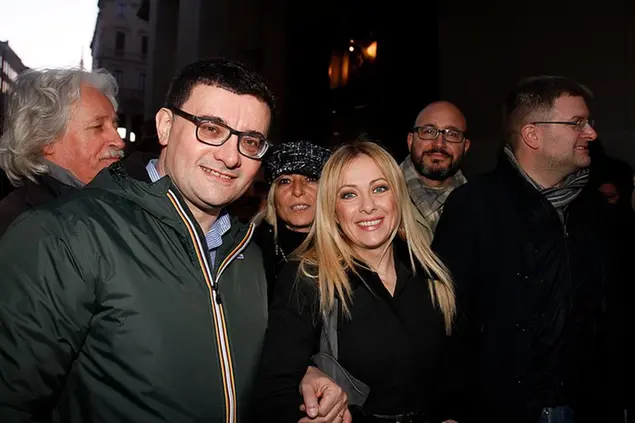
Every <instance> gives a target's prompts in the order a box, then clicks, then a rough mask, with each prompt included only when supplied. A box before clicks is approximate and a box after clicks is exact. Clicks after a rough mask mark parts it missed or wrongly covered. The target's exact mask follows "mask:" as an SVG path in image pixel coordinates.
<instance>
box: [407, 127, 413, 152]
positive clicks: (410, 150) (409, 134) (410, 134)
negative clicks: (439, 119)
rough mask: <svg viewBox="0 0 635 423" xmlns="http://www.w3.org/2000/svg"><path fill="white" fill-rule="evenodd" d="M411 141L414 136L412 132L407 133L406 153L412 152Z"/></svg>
mask: <svg viewBox="0 0 635 423" xmlns="http://www.w3.org/2000/svg"><path fill="white" fill-rule="evenodd" d="M412 141H414V136H413V134H412V132H408V151H409V152H412Z"/></svg>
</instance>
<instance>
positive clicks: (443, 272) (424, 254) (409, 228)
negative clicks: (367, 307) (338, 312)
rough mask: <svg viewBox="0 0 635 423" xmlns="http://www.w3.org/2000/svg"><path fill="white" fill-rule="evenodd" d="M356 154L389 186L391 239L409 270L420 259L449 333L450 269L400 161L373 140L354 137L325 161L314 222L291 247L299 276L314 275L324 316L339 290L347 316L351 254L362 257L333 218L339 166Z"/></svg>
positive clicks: (452, 310)
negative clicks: (421, 217) (401, 248)
mask: <svg viewBox="0 0 635 423" xmlns="http://www.w3.org/2000/svg"><path fill="white" fill-rule="evenodd" d="M360 156H368V157H370V158H371V159H372V160H373V161H374V162H375V163H376V164H377V166H378V167H379V169H380V170H381V171H382V173H383V174H384V176H385V178H386V180H387V182H388V185H389V187H390V189H391V190H392V191H393V193H394V195H395V201H396V203H397V213H398V217H399V219H398V222H399V223H398V225H397V228H396V229H395V231H394V232H393V234H392V235H391V243H392V241H394V238H395V237H399V238H400V239H402V240H403V241H405V243H406V244H407V245H408V253H409V256H410V265H411V268H412V271H413V272H416V270H417V266H416V264H417V263H419V265H420V266H421V267H422V268H423V270H424V271H425V272H426V274H427V276H428V288H429V290H430V295H431V297H432V301H433V303H434V305H435V306H437V307H439V309H440V310H441V312H442V314H443V317H444V320H445V330H446V333H448V334H449V333H450V332H451V330H452V322H453V320H454V316H455V314H456V304H455V293H454V284H453V282H452V278H451V276H450V272H449V271H448V269H447V268H446V266H445V265H444V264H443V263H442V262H441V260H440V259H439V257H437V256H436V255H435V254H434V253H433V252H432V249H431V248H430V243H431V239H430V234H429V233H428V231H426V230H425V228H424V227H423V226H421V225H420V224H419V223H418V222H417V220H416V215H417V214H416V213H417V211H416V209H415V208H414V205H413V204H412V202H411V201H410V197H409V195H408V188H407V187H406V181H405V179H404V176H403V173H402V171H401V169H400V168H399V165H398V164H397V162H396V161H395V159H393V157H392V156H391V155H390V154H389V153H388V152H387V151H386V150H384V149H383V148H382V147H380V146H379V145H377V144H375V143H373V142H370V141H355V142H352V143H350V144H346V145H343V146H341V147H340V148H338V149H337V150H336V151H335V152H334V153H333V155H332V156H331V157H330V158H329V160H328V161H327V162H326V165H325V166H324V169H323V170H322V177H321V178H320V183H319V185H318V191H317V202H316V210H315V218H314V221H313V226H312V227H311V230H310V231H309V234H308V236H307V239H306V240H305V241H304V243H302V245H300V247H299V248H298V249H297V250H296V253H295V256H296V257H297V258H299V260H300V266H299V270H298V276H304V277H308V278H309V279H311V280H313V281H315V283H316V285H317V288H318V290H319V293H320V312H321V313H322V315H323V316H327V315H328V314H329V313H330V312H331V310H332V309H333V308H334V306H335V298H336V296H337V297H339V298H340V304H341V307H342V310H343V311H344V314H345V315H346V316H348V317H350V306H351V303H352V289H351V285H350V282H349V280H348V277H347V274H346V273H347V271H348V270H352V271H353V272H355V273H357V271H356V268H355V264H354V260H358V261H361V262H363V260H362V259H361V257H359V255H358V254H356V253H355V251H354V250H353V248H352V247H351V245H350V243H349V240H348V239H347V238H346V236H345V235H344V233H343V232H342V230H341V229H340V228H339V226H338V224H337V222H336V219H335V204H336V202H337V192H338V189H339V188H340V184H341V175H342V172H343V171H344V169H345V167H346V166H347V165H348V164H349V163H351V162H352V161H353V160H354V159H356V158H358V157H360ZM357 274H358V273H357ZM358 275H359V274H358Z"/></svg>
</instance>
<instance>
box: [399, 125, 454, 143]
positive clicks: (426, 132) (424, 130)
mask: <svg viewBox="0 0 635 423" xmlns="http://www.w3.org/2000/svg"><path fill="white" fill-rule="evenodd" d="M411 132H413V133H416V134H417V135H418V136H419V138H421V139H422V140H428V141H430V140H436V139H437V137H438V136H439V134H442V135H443V139H444V140H445V141H447V142H452V143H460V142H463V141H464V140H465V137H466V133H465V132H463V131H460V130H458V129H453V128H446V129H439V128H436V127H434V126H415V127H414V128H412V131H411Z"/></svg>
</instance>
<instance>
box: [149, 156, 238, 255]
mask: <svg viewBox="0 0 635 423" xmlns="http://www.w3.org/2000/svg"><path fill="white" fill-rule="evenodd" d="M157 162H158V160H156V159H154V160H150V162H148V165H147V166H146V170H147V171H148V176H150V180H151V181H152V182H156V181H158V180H159V179H161V175H159V171H158V170H157V166H156V164H157ZM230 228H231V219H230V218H229V214H228V213H227V211H226V210H223V211H222V212H221V214H220V216H218V219H216V222H214V224H213V225H212V228H211V229H210V230H209V232H207V233H206V234H205V242H206V243H207V248H208V249H209V258H210V262H211V264H212V268H213V267H214V261H215V259H216V250H218V247H220V246H221V245H223V235H225V233H227V231H228V230H229V229H230Z"/></svg>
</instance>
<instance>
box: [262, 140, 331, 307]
mask: <svg viewBox="0 0 635 423" xmlns="http://www.w3.org/2000/svg"><path fill="white" fill-rule="evenodd" d="M330 155H331V152H330V151H329V150H328V149H326V148H324V147H320V146H318V145H315V144H312V143H310V142H308V141H294V142H287V143H283V144H280V145H278V146H276V147H275V148H274V150H273V152H271V153H270V154H269V155H268V156H267V157H266V159H265V161H264V165H265V176H266V178H267V182H269V183H270V184H271V187H270V188H269V194H268V196H267V207H266V209H265V210H264V211H263V212H262V213H261V214H259V215H258V216H257V217H256V218H255V220H256V221H259V220H261V221H262V222H261V223H260V225H259V227H258V232H257V233H256V237H255V239H256V242H257V243H258V245H259V246H260V248H261V250H262V254H263V261H264V265H265V271H266V274H267V282H268V289H269V298H272V297H273V295H272V292H273V287H274V285H275V281H276V276H277V274H278V272H279V271H280V269H281V268H282V266H284V264H285V263H286V262H287V261H288V259H289V256H290V255H291V254H292V253H293V251H294V250H295V249H296V248H297V247H299V246H300V244H301V243H302V242H303V241H304V240H305V238H306V236H307V234H308V232H309V229H310V227H311V224H312V223H313V216H314V214H315V199H316V193H317V181H318V179H319V178H320V175H321V173H322V167H323V166H324V163H326V160H327V159H328V158H329V157H330Z"/></svg>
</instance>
